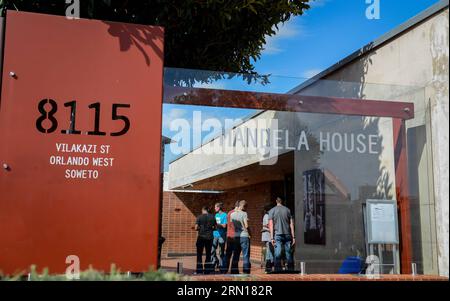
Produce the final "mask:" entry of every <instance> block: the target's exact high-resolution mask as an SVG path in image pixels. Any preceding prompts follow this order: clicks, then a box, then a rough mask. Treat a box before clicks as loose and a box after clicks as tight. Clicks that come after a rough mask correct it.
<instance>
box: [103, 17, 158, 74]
mask: <svg viewBox="0 0 450 301" xmlns="http://www.w3.org/2000/svg"><path fill="white" fill-rule="evenodd" d="M104 23H106V24H108V26H109V29H108V33H109V34H110V35H112V36H113V37H116V38H117V39H118V40H119V47H120V51H123V52H124V51H128V50H130V49H131V48H132V47H136V48H137V49H138V50H139V52H140V53H141V54H142V56H143V58H144V60H145V63H146V64H147V66H150V64H151V61H150V55H149V54H148V51H149V47H151V49H152V50H153V51H154V52H155V53H156V55H157V56H158V58H160V59H161V60H163V59H164V53H163V49H162V48H161V47H160V46H159V45H163V37H164V30H163V29H162V28H161V27H151V26H146V25H125V24H120V23H114V22H104Z"/></svg>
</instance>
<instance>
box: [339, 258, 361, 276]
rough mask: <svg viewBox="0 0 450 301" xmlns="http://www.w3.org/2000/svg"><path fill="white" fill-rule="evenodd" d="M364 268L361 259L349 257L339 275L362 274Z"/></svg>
mask: <svg viewBox="0 0 450 301" xmlns="http://www.w3.org/2000/svg"><path fill="white" fill-rule="evenodd" d="M363 268H364V261H363V260H362V258H361V257H348V258H347V259H345V260H344V262H343V263H342V265H341V267H340V268H339V274H360V273H361V272H362V270H363Z"/></svg>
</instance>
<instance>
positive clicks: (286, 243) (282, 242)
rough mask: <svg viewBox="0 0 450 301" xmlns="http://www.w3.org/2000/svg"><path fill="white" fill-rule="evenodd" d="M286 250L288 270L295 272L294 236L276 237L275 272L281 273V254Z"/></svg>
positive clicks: (280, 235) (279, 235)
mask: <svg viewBox="0 0 450 301" xmlns="http://www.w3.org/2000/svg"><path fill="white" fill-rule="evenodd" d="M283 248H284V253H285V256H286V261H287V264H288V270H289V271H293V270H294V257H293V256H292V250H291V249H292V236H291V235H289V234H276V235H275V272H281V271H282V267H281V252H282V250H283Z"/></svg>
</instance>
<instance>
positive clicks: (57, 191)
mask: <svg viewBox="0 0 450 301" xmlns="http://www.w3.org/2000/svg"><path fill="white" fill-rule="evenodd" d="M163 36H164V33H163V29H162V28H159V27H152V26H143V25H130V24H120V23H112V22H102V21H95V20H68V19H66V18H64V17H58V16H49V15H40V14H33V13H23V12H14V11H8V13H7V17H6V33H5V41H4V43H5V47H4V64H3V77H2V79H3V81H2V93H1V100H0V139H1V143H0V163H1V164H0V166H3V168H2V170H0V192H1V195H0V229H2V231H0V270H2V271H3V272H4V273H8V274H12V273H17V272H22V271H26V270H27V269H28V268H29V266H30V265H32V264H35V265H37V266H38V269H42V268H45V267H48V268H49V269H50V272H52V273H61V272H64V271H65V270H66V267H67V266H66V265H67V264H66V258H67V257H69V256H75V257H77V258H79V260H80V265H81V269H86V268H88V266H89V265H93V267H94V268H96V269H99V270H104V271H109V269H110V265H111V264H113V263H114V264H116V265H117V267H118V268H120V269H121V270H123V271H133V272H141V271H146V270H148V269H149V267H150V266H153V267H156V266H157V260H158V259H157V258H158V239H159V229H158V227H159V199H160V193H161V192H160V190H161V187H160V183H161V182H160V177H161V174H160V171H161V169H160V164H161V162H160V157H161V145H160V144H161V143H160V142H161V118H162V113H161V112H162V93H163V92H162V86H163V80H162V77H163V44H164V41H163Z"/></svg>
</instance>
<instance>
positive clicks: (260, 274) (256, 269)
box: [161, 257, 449, 281]
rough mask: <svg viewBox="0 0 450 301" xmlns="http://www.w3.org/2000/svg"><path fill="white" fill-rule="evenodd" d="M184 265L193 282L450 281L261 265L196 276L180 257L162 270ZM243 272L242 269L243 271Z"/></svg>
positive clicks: (189, 260)
mask: <svg viewBox="0 0 450 301" xmlns="http://www.w3.org/2000/svg"><path fill="white" fill-rule="evenodd" d="M179 262H180V263H182V264H183V274H185V275H187V276H189V277H190V279H191V280H193V281H448V280H449V279H448V278H446V277H438V276H423V275H420V276H412V275H382V276H380V277H378V278H376V279H373V278H369V277H367V276H358V275H317V274H315V275H305V276H302V275H298V274H285V275H267V274H265V273H264V270H263V269H262V268H261V267H260V265H259V264H253V266H252V274H251V275H220V274H218V275H194V272H195V265H196V263H195V262H196V259H195V257H180V258H170V259H163V260H162V261H161V268H163V269H164V270H166V271H171V272H176V270H177V264H178V263H179ZM241 270H242V269H241Z"/></svg>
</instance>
